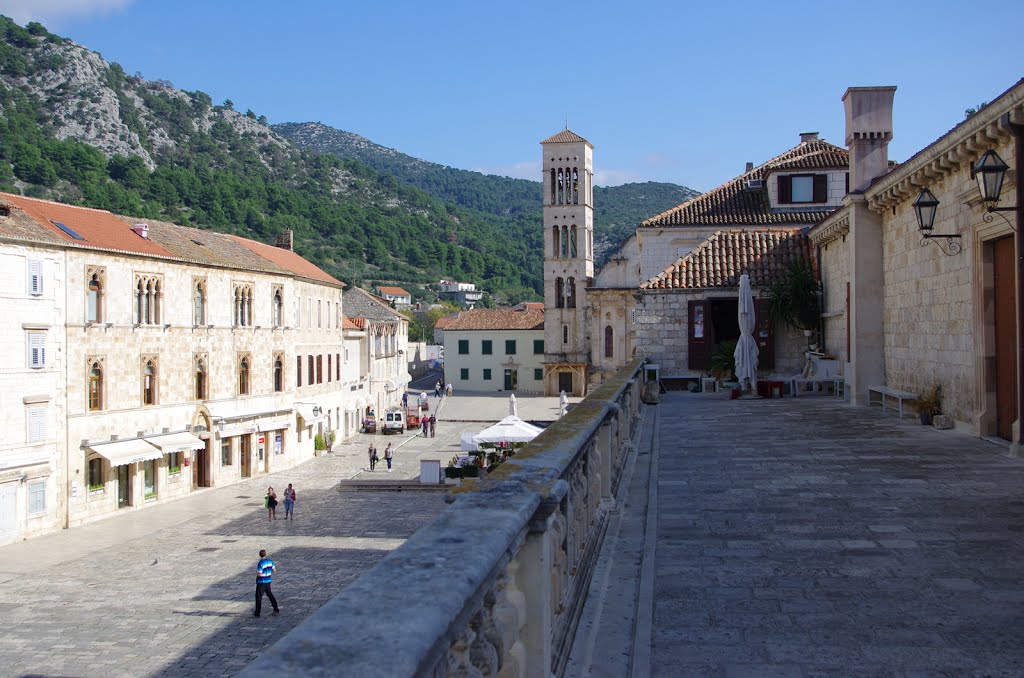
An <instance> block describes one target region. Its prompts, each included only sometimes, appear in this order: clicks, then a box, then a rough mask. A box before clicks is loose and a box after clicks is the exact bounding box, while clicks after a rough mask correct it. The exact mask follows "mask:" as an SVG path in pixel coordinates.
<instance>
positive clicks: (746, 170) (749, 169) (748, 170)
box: [743, 162, 754, 174]
mask: <svg viewBox="0 0 1024 678" xmlns="http://www.w3.org/2000/svg"><path fill="white" fill-rule="evenodd" d="M753 169H754V163H752V162H748V163H747V169H745V170H743V173H744V174H746V173H747V172H750V171H752V170H753Z"/></svg>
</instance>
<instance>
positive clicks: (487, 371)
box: [484, 369, 491, 381]
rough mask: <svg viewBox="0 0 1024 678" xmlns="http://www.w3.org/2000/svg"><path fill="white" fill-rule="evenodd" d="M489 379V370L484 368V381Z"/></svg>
mask: <svg viewBox="0 0 1024 678" xmlns="http://www.w3.org/2000/svg"><path fill="white" fill-rule="evenodd" d="M490 380H491V371H490V370H489V369H485V370H484V381H490Z"/></svg>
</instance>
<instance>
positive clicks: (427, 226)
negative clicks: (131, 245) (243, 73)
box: [0, 16, 688, 303]
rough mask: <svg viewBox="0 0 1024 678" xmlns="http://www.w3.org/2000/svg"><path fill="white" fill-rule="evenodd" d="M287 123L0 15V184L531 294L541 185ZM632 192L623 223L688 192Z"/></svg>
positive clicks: (359, 264)
mask: <svg viewBox="0 0 1024 678" xmlns="http://www.w3.org/2000/svg"><path fill="white" fill-rule="evenodd" d="M299 127H301V126H299ZM290 131H291V129H290V128H289V127H287V126H285V127H279V128H278V129H277V130H275V129H274V128H271V127H269V126H268V125H267V124H266V119H265V118H264V117H262V116H259V115H257V114H256V113H254V112H252V111H246V112H245V113H241V112H238V111H235V110H234V106H233V104H232V103H231V102H230V101H224V102H222V103H220V104H215V103H214V102H213V101H212V100H211V98H210V96H209V95H207V94H205V93H204V92H200V91H194V92H188V91H182V90H179V89H177V88H175V87H174V86H173V85H171V83H169V82H167V81H164V80H158V81H151V80H146V79H144V78H143V77H142V76H141V74H135V75H129V74H128V73H126V71H125V69H123V68H122V67H121V66H120V65H118V64H116V63H115V64H111V63H107V62H106V61H104V60H103V58H102V57H101V56H100V55H99V54H97V53H95V52H91V51H89V50H88V49H86V48H84V47H82V46H80V45H77V44H75V43H73V42H71V41H69V40H67V39H64V38H62V37H60V36H57V35H54V34H52V33H50V32H49V31H47V30H46V28H45V27H43V26H41V25H40V24H38V23H30V24H28V25H27V26H25V27H21V26H19V25H17V24H15V23H14V22H12V21H11V20H9V19H7V18H6V17H2V16H0V190H3V191H9V192H15V193H24V194H26V195H31V196H35V197H44V198H49V199H53V200H58V201H63V202H69V203H75V204H81V205H87V206H90V207H97V208H102V209H109V210H112V211H114V212H117V213H120V214H126V215H130V216H135V217H139V218H143V219H144V218H163V219H168V220H172V221H176V222H178V223H183V224H189V225H192V226H197V227H200V228H209V229H214V230H218V231H223V232H233V233H238V234H240V235H245V236H248V237H252V238H256V239H260V240H264V241H268V240H271V239H272V238H274V236H275V235H276V234H278V233H280V232H282V231H283V230H286V229H291V230H292V231H293V232H294V234H295V244H296V245H295V246H296V250H297V251H299V252H300V253H301V254H303V255H304V256H306V257H308V258H310V259H311V260H312V261H314V262H316V263H317V264H318V265H320V266H321V267H322V268H324V269H325V270H327V271H328V272H330V273H331V274H333V275H335V276H337V277H338V278H340V279H342V280H345V281H346V282H349V283H354V284H357V285H359V284H368V283H371V282H377V281H387V282H393V283H399V284H403V285H408V286H410V287H411V288H412V289H414V290H416V291H417V292H418V293H422V294H423V296H424V297H425V298H428V299H429V298H430V296H431V295H430V292H429V290H428V289H427V287H426V286H427V285H428V284H429V283H431V282H436V280H437V279H438V278H441V277H453V278H458V279H462V280H467V281H472V282H475V283H477V284H478V285H479V286H480V287H481V288H482V289H485V290H487V291H488V292H491V293H492V294H494V295H495V296H496V301H498V302H499V303H500V302H504V303H514V302H516V301H519V300H522V299H526V298H537V296H538V295H539V294H540V292H541V291H542V282H543V280H542V270H541V268H542V257H543V255H542V251H543V241H542V235H541V229H540V218H539V215H540V210H539V204H540V191H539V184H537V183H535V182H528V181H522V180H515V179H507V178H503V177H487V176H485V175H482V174H478V173H475V172H466V171H464V170H454V169H451V168H441V166H439V165H435V164H433V163H427V162H424V161H421V160H416V159H414V158H410V157H409V156H405V155H404V154H401V153H399V152H397V151H392V150H390V149H383V147H380V146H377V145H376V144H372V143H371V142H369V141H367V140H365V139H361V137H357V136H356V135H348V136H349V137H351V141H350V143H349V146H350V147H352V148H358V147H360V146H362V147H364V150H363V152H362V154H355V153H354V152H353V153H349V154H348V155H346V156H344V157H339V156H338V155H336V154H333V153H324V152H321V151H323V150H326V149H319V148H314V147H312V146H313V145H311V144H310V145H309V146H310V148H301V147H300V145H301V144H298V143H293V142H292V141H291V140H290V139H289V138H286V136H285V135H283V134H281V133H279V132H290ZM334 132H338V131H337V130H334ZM339 134H345V133H340V132H339ZM381 149H383V150H381ZM388 157H390V162H385V159H386V158H388ZM402 167H404V168H405V169H404V170H403V169H401V168H402ZM438 168H441V169H442V170H444V171H440V170H439V169H438ZM415 176H419V177H420V178H419V179H418V180H413V179H412V178H411V177H415ZM446 186H447V187H448V188H445V187H446ZM620 188H621V187H620ZM685 190H688V189H685ZM641 194H643V192H642V191H641V192H640V193H635V192H634V193H633V194H631V195H632V196H633V197H632V198H631V200H632V202H633V203H635V205H633V207H629V208H624V209H625V210H626V213H628V214H629V215H630V216H625V217H620V218H621V219H623V220H624V221H623V223H628V222H629V221H630V220H633V224H635V223H636V222H637V221H639V220H640V219H641V218H643V217H646V216H649V215H651V214H655V213H657V212H659V211H662V210H663V209H665V208H667V207H668V206H671V205H674V204H677V203H678V202H681V201H682V199H685V197H684V198H682V199H678V198H675V199H673V200H672V201H671V202H669V203H667V204H664V205H663V204H660V203H659V204H652V205H651V207H650V208H646V209H645V208H643V205H644V203H645V202H646V200H647V199H648V198H649V196H645V197H638V196H639V195H641ZM629 203H630V200H622V201H621V204H623V205H627V204H629ZM637 207H639V210H638V211H637V214H638V217H637V218H634V217H633V216H632V213H631V212H629V209H635V208H637ZM631 227H632V224H631V225H630V228H631ZM418 296H419V294H418Z"/></svg>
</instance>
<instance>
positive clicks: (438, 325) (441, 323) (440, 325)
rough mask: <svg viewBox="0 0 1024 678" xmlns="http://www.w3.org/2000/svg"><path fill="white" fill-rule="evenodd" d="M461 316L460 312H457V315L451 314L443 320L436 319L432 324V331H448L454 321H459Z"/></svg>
mask: <svg viewBox="0 0 1024 678" xmlns="http://www.w3.org/2000/svg"><path fill="white" fill-rule="evenodd" d="M461 315H462V311H459V312H458V313H452V314H451V315H446V316H444V317H443V318H438V319H437V322H435V323H434V329H436V330H446V329H448V328H449V327H450V326H451V324H452V323H453V322H455V321H456V320H458V319H459V316H461Z"/></svg>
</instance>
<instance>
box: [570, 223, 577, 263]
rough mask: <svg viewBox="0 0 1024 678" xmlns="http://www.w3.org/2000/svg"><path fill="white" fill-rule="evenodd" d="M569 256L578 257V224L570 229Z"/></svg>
mask: <svg viewBox="0 0 1024 678" xmlns="http://www.w3.org/2000/svg"><path fill="white" fill-rule="evenodd" d="M569 256H570V257H575V256H576V224H573V225H572V228H570V229H569Z"/></svg>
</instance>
